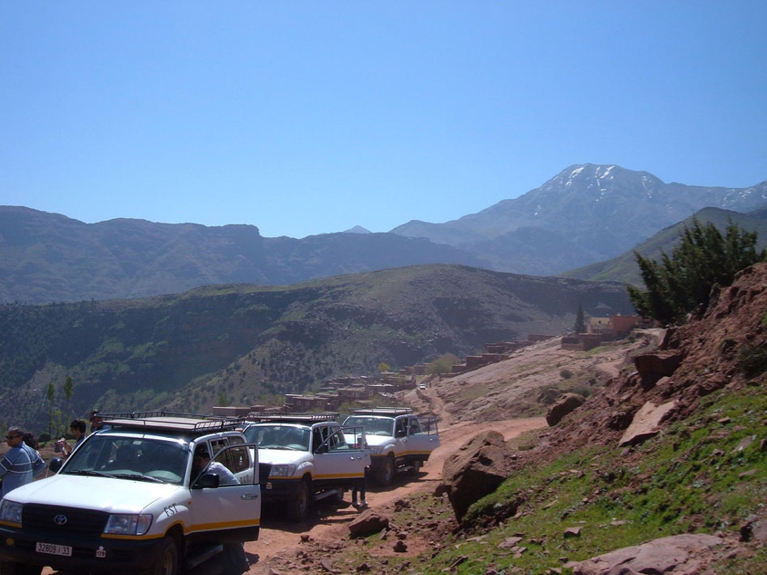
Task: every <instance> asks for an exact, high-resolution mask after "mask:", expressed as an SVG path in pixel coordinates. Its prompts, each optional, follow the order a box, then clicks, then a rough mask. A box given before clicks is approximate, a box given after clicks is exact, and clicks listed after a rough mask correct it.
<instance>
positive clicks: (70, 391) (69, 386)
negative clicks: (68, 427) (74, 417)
mask: <svg viewBox="0 0 767 575" xmlns="http://www.w3.org/2000/svg"><path fill="white" fill-rule="evenodd" d="M74 394H75V385H74V383H73V382H72V377H71V376H69V375H68V376H67V379H66V380H64V398H65V399H66V400H67V411H71V403H72V396H73V395H74Z"/></svg>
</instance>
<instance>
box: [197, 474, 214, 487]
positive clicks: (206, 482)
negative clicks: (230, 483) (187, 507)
mask: <svg viewBox="0 0 767 575" xmlns="http://www.w3.org/2000/svg"><path fill="white" fill-rule="evenodd" d="M218 482H219V478H218V475H216V474H215V473H205V474H203V475H202V477H200V478H199V479H198V480H197V481H195V483H194V485H192V489H215V488H216V487H218Z"/></svg>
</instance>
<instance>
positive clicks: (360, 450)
mask: <svg viewBox="0 0 767 575" xmlns="http://www.w3.org/2000/svg"><path fill="white" fill-rule="evenodd" d="M337 417H338V414H337V413H326V414H257V413H252V414H250V415H249V416H248V419H249V420H252V421H253V422H252V423H249V424H248V425H246V427H245V429H244V431H243V433H244V434H245V438H246V439H247V441H248V442H249V443H257V444H258V453H259V482H260V484H261V493H262V495H263V497H264V501H265V502H270V501H276V502H281V503H285V504H286V505H287V512H288V517H289V519H291V520H292V521H303V520H304V519H306V516H307V512H308V509H309V505H310V503H312V502H313V501H318V500H320V499H327V498H331V497H332V498H333V499H334V500H335V501H336V502H340V501H341V500H343V492H344V489H347V488H352V487H354V486H357V485H360V484H361V483H362V481H364V477H365V467H367V466H368V465H370V454H369V453H368V451H367V450H366V449H365V432H364V430H363V429H362V428H361V427H356V428H355V427H348V428H347V427H341V425H339V423H338V422H337V421H336V418H337Z"/></svg>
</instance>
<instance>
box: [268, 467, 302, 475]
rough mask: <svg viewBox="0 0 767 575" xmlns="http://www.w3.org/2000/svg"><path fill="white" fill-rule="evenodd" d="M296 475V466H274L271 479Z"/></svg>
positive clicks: (270, 473)
mask: <svg viewBox="0 0 767 575" xmlns="http://www.w3.org/2000/svg"><path fill="white" fill-rule="evenodd" d="M295 473H296V466H295V465H292V464H291V465H272V470H271V471H270V472H269V477H292V476H293V475H294V474H295Z"/></svg>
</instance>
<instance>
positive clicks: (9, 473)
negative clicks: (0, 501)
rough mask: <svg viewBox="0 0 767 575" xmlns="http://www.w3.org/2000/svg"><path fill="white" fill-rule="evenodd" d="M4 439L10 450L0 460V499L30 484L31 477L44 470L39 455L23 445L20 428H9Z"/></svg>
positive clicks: (22, 435)
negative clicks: (0, 479)
mask: <svg viewBox="0 0 767 575" xmlns="http://www.w3.org/2000/svg"><path fill="white" fill-rule="evenodd" d="M5 439H6V441H7V443H8V447H10V449H9V450H8V452H7V453H6V454H5V457H3V459H2V460H0V477H1V478H2V479H3V484H2V492H1V493H2V496H1V497H0V498H3V497H5V496H6V495H8V493H10V492H11V491H13V490H14V489H16V488H17V487H21V486H22V485H26V484H27V483H29V482H31V481H32V478H33V477H35V476H36V475H40V473H41V472H42V471H43V469H45V462H44V461H43V460H42V458H41V457H40V454H39V453H37V451H35V450H34V449H32V448H31V447H29V446H27V445H26V444H25V443H24V431H23V430H22V429H21V428H19V427H11V428H10V429H9V430H8V435H6V437H5Z"/></svg>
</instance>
